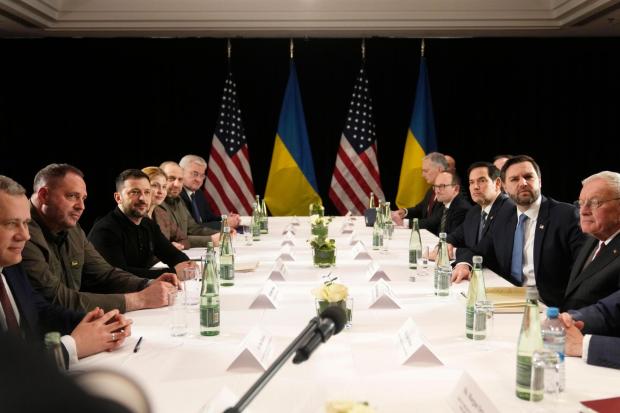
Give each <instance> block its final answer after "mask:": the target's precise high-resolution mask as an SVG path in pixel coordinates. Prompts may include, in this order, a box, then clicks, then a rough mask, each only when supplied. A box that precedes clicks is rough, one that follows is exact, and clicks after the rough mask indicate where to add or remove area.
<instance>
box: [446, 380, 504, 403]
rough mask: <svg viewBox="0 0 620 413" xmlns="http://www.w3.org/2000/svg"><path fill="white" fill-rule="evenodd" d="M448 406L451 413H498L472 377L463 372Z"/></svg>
mask: <svg viewBox="0 0 620 413" xmlns="http://www.w3.org/2000/svg"><path fill="white" fill-rule="evenodd" d="M448 405H449V406H450V408H451V409H452V411H453V412H456V413H462V412H472V413H499V410H498V409H497V408H496V407H495V406H494V405H493V403H492V402H491V400H489V398H488V396H487V395H486V394H485V393H484V391H482V388H481V387H480V386H478V383H476V382H475V381H474V379H472V377H471V376H470V375H469V374H467V373H466V372H463V375H462V376H461V378H460V380H459V382H458V383H457V384H456V387H455V388H454V390H453V391H452V393H451V394H450V399H449V400H448Z"/></svg>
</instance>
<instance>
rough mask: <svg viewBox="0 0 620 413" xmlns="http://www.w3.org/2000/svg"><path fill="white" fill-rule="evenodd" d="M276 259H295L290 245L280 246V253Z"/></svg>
mask: <svg viewBox="0 0 620 413" xmlns="http://www.w3.org/2000/svg"><path fill="white" fill-rule="evenodd" d="M277 259H279V260H282V261H295V258H293V253H292V249H291V246H290V245H285V246H283V247H282V248H280V255H278V258H277Z"/></svg>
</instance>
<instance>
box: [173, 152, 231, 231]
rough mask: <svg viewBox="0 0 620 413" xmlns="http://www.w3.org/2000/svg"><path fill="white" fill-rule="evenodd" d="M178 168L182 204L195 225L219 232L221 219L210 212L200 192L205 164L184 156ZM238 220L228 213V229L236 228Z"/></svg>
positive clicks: (195, 158)
mask: <svg viewBox="0 0 620 413" xmlns="http://www.w3.org/2000/svg"><path fill="white" fill-rule="evenodd" d="M179 166H180V167H181V168H183V191H181V199H182V200H183V203H184V204H185V206H186V207H187V209H188V211H189V212H190V214H191V215H192V217H193V218H194V219H195V220H196V222H197V223H199V224H202V225H205V226H207V227H209V228H214V229H217V230H219V229H220V226H221V222H222V217H221V216H219V215H215V214H214V213H213V212H212V211H211V208H209V204H208V202H207V199H206V198H205V193H204V192H203V191H202V185H203V184H204V181H205V177H206V175H205V172H206V170H207V162H206V161H205V160H204V158H203V157H201V156H198V155H185V156H184V157H183V158H181V160H180V161H179ZM239 220H240V218H239V215H238V214H235V213H233V212H229V213H228V226H229V227H231V228H237V226H239Z"/></svg>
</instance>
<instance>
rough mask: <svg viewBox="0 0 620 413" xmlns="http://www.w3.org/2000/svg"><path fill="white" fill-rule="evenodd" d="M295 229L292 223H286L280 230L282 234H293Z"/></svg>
mask: <svg viewBox="0 0 620 413" xmlns="http://www.w3.org/2000/svg"><path fill="white" fill-rule="evenodd" d="M295 231H297V230H296V229H295V226H294V225H293V224H288V225H287V226H285V227H284V229H283V230H282V235H286V234H287V233H289V232H290V233H291V234H293V235H295Z"/></svg>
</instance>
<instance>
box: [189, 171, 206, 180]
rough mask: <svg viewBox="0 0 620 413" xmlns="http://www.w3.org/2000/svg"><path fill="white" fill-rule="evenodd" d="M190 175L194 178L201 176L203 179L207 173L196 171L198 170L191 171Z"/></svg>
mask: <svg viewBox="0 0 620 413" xmlns="http://www.w3.org/2000/svg"><path fill="white" fill-rule="evenodd" d="M190 175H191V176H192V178H200V179H203V178H205V177H206V176H207V175H205V174H201V173H200V172H196V171H192V172H190Z"/></svg>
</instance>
